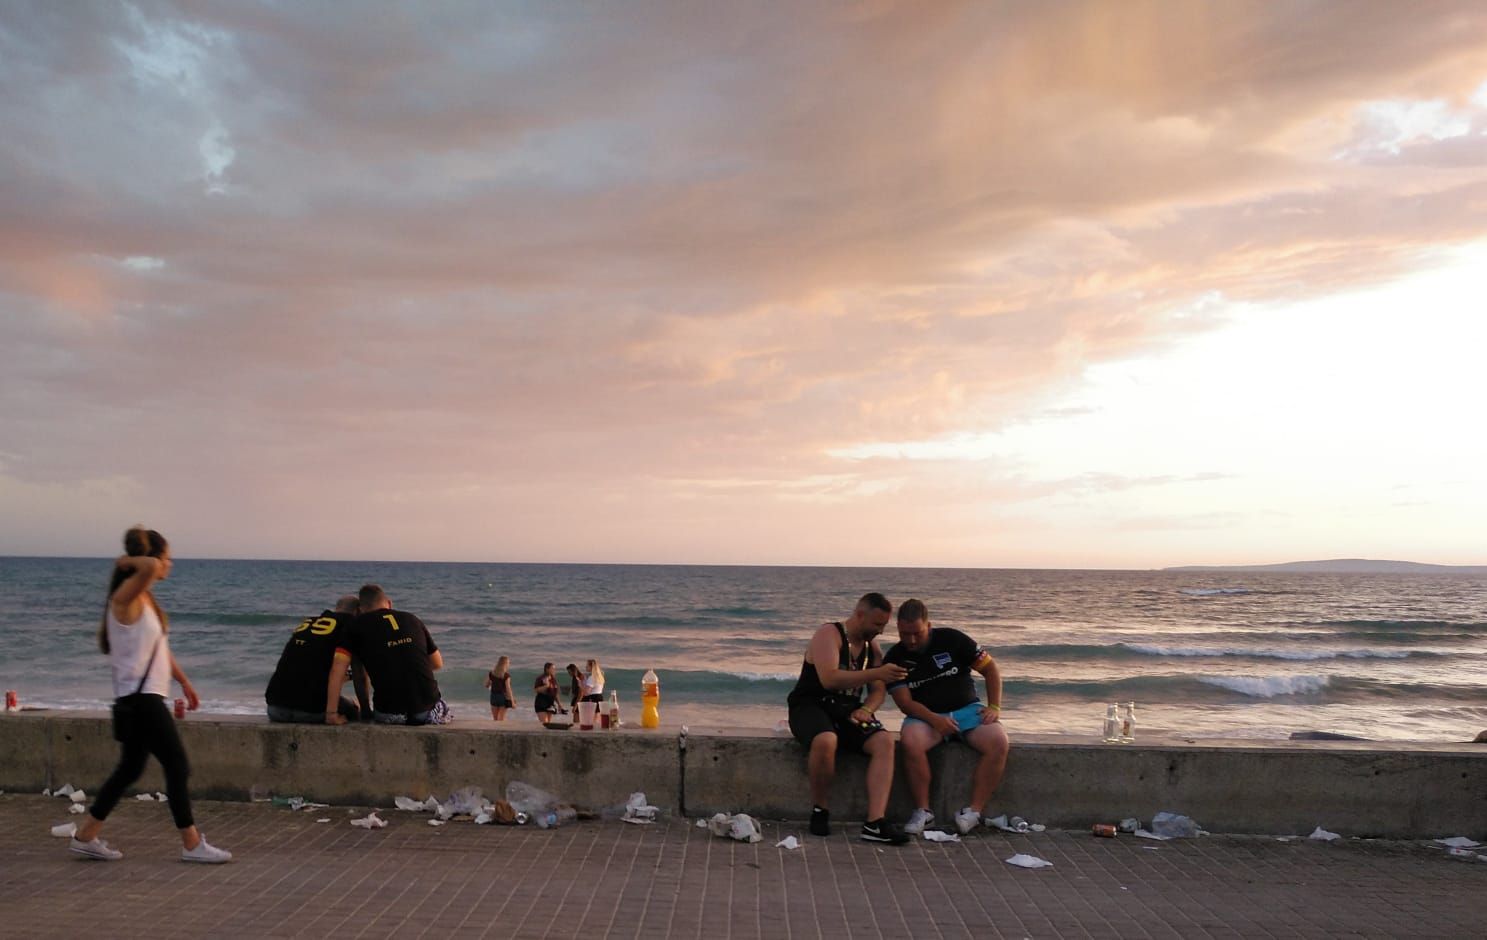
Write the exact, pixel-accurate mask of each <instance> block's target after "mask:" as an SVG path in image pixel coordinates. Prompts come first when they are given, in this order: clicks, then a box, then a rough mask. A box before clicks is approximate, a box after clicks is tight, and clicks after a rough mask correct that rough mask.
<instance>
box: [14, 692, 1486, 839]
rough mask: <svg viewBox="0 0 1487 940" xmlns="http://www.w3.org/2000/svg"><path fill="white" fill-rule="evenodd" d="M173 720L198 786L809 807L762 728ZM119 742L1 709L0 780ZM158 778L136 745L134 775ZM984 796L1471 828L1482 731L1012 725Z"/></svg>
mask: <svg viewBox="0 0 1487 940" xmlns="http://www.w3.org/2000/svg"><path fill="white" fill-rule="evenodd" d="M181 735H182V738H183V739H184V741H185V744H186V750H187V753H188V754H189V755H190V758H191V763H192V778H191V786H192V792H193V793H194V794H196V795H198V796H201V797H204V798H217V799H246V798H247V796H248V792H249V789H250V788H251V787H254V786H259V787H264V788H267V789H268V790H270V791H271V792H273V793H275V794H279V795H302V796H306V797H309V798H312V799H315V800H318V801H321V802H330V803H353V804H377V805H387V804H389V803H390V802H391V801H392V798H393V797H394V796H397V795H408V796H413V797H418V798H422V797H424V796H427V795H429V794H435V795H438V796H443V795H445V794H447V793H449V792H450V791H451V790H453V789H455V788H456V787H460V786H466V785H475V786H479V787H480V788H481V789H482V790H483V791H484V792H485V793H486V794H487V795H498V794H499V793H501V792H502V791H503V790H504V788H505V786H506V784H507V783H508V782H510V781H512V780H525V781H527V782H528V783H532V784H535V785H537V786H540V787H543V788H545V789H548V790H551V791H554V792H557V793H560V794H562V795H563V796H564V797H566V798H567V799H570V800H572V801H574V802H576V803H578V804H580V805H585V806H590V807H601V806H607V805H613V804H616V803H620V802H623V801H624V799H625V797H626V796H627V795H628V794H629V793H630V792H631V791H633V790H637V789H638V790H644V791H645V792H646V794H647V795H648V796H649V797H650V799H651V802H652V803H655V804H657V805H660V806H667V807H671V808H673V809H684V810H685V812H686V813H688V814H690V815H701V814H711V813H714V812H739V811H745V812H750V813H753V814H755V815H758V816H762V817H765V818H776V819H795V818H802V817H803V816H804V815H805V812H806V811H807V810H808V809H809V799H808V797H807V787H806V775H805V753H804V750H803V749H802V748H801V747H800V746H799V745H798V744H796V743H795V742H794V741H793V740H791V739H790V738H788V737H786V736H784V735H776V734H771V733H768V732H748V731H730V730H723V729H705V730H694V731H693V732H692V733H691V734H689V736H688V745H687V748H686V750H685V752H682V751H680V750H679V749H678V747H677V736H676V729H664V728H663V729H661V730H660V731H652V732H645V731H640V730H638V729H637V730H621V731H616V732H578V731H548V730H543V729H541V728H538V727H535V726H527V727H521V726H514V727H510V728H503V729H500V730H497V729H495V728H493V727H492V726H491V725H490V724H489V723H485V722H475V721H470V722H456V723H455V724H453V725H446V726H443V727H438V728H397V727H372V726H367V725H355V726H347V727H341V728H326V727H320V726H314V725H274V724H270V723H269V722H268V721H267V720H265V719H262V718H253V717H236V716H221V717H213V718H206V717H198V716H192V717H190V718H188V719H186V720H185V721H184V722H182V723H181ZM973 757H974V755H973V753H972V752H971V751H970V750H969V749H968V748H965V747H963V746H960V745H946V746H944V747H941V748H939V749H937V750H936V752H934V753H933V754H932V755H931V766H932V767H933V768H934V774H935V783H934V787H933V789H932V791H931V797H932V799H931V802H932V804H933V805H932V807H931V808H932V809H933V810H934V811H935V813H936V814H937V815H939V816H940V818H941V819H945V820H948V819H949V817H950V815H951V814H953V813H954V811H955V810H956V809H957V808H959V807H960V806H961V805H962V804H963V803H964V802H965V799H966V794H967V791H968V781H969V775H970V771H971V767H972V765H973ZM117 758H118V745H117V744H115V743H114V741H113V738H112V734H111V729H110V725H109V719H108V716H107V715H106V714H104V713H97V712H93V713H89V712H61V711H58V712H41V711H38V712H23V713H20V714H14V715H0V789H5V790H12V791H31V792H37V791H39V790H41V788H43V787H55V786H60V785H61V784H62V783H64V782H70V783H72V784H73V785H74V786H78V787H82V788H84V789H86V790H88V791H89V792H90V793H91V792H95V791H96V790H97V789H98V787H99V786H101V785H102V783H103V781H104V779H105V778H106V777H107V776H108V774H109V772H110V771H111V770H112V769H113V765H114V763H115V761H116V760H117ZM865 767H866V761H865V760H864V759H863V758H861V757H860V756H856V755H845V754H844V755H841V756H839V758H838V764H837V774H838V776H837V780H836V785H835V787H834V789H833V796H832V809H833V814H834V816H835V817H836V818H838V819H844V820H846V819H860V818H862V816H863V814H864V811H865V809H866V807H865V800H866V795H865V793H864V790H863V771H864V769H865ZM162 786H163V784H162V782H161V779H160V773H159V768H158V766H157V765H156V764H155V763H154V762H153V761H152V762H151V764H150V766H149V768H148V769H147V770H146V772H145V776H144V777H143V778H142V779H141V781H140V784H139V785H138V788H139V789H140V790H156V789H160V788H161V787H162ZM992 808H993V809H994V810H996V811H1003V810H1006V811H1010V812H1013V813H1016V814H1018V815H1021V816H1024V817H1026V818H1028V819H1030V820H1035V821H1039V822H1043V823H1046V824H1048V825H1050V826H1055V827H1070V828H1073V827H1085V826H1088V825H1089V824H1091V823H1093V822H1099V821H1105V822H1114V821H1118V820H1119V819H1121V818H1122V817H1124V816H1137V817H1140V818H1142V819H1149V818H1150V817H1151V815H1152V814H1153V813H1155V812H1157V811H1159V810H1164V809H1166V810H1173V811H1176V812H1182V813H1186V814H1187V815H1189V816H1192V817H1193V818H1194V819H1196V820H1198V822H1199V823H1200V824H1201V825H1203V826H1204V827H1205V828H1207V829H1210V830H1212V831H1215V832H1235V833H1275V834H1285V833H1301V834H1305V833H1308V832H1310V831H1311V830H1312V828H1313V827H1314V826H1317V825H1319V824H1320V825H1323V826H1325V827H1327V828H1329V829H1332V830H1334V831H1338V832H1342V833H1344V834H1347V835H1359V836H1379V837H1389V838H1419V837H1426V836H1429V837H1436V836H1445V835H1468V836H1471V837H1473V838H1476V839H1487V747H1481V746H1476V745H1471V744H1461V745H1427V744H1393V745H1379V744H1374V743H1369V742H1330V741H1329V742H1276V743H1269V742H1265V743H1261V742H1255V741H1242V742H1241V741H1227V742H1203V743H1201V744H1200V743H1197V742H1194V741H1191V740H1184V739H1179V738H1166V739H1153V740H1151V741H1143V742H1142V743H1141V744H1139V745H1127V746H1119V745H1105V744H1101V743H1099V742H1097V741H1094V740H1093V739H1089V738H1079V737H1070V736H1036V737H1033V736H1023V737H1019V738H1018V739H1017V740H1014V742H1013V748H1012V755H1011V758H1010V760H1009V763H1008V772H1007V779H1006V781H1005V783H1004V784H1003V786H1002V788H1001V790H1000V791H999V792H998V794H997V796H996V798H995V799H994V801H993V804H992ZM911 809H912V807H911V806H910V805H909V800H908V796H907V794H906V793H905V792H904V787H903V782H902V780H901V779H898V780H896V781H895V784H894V792H893V797H892V800H891V803H890V813H891V814H892V815H896V816H897V817H898V818H904V817H906V816H907V815H908V813H909V811H910V810H911Z"/></svg>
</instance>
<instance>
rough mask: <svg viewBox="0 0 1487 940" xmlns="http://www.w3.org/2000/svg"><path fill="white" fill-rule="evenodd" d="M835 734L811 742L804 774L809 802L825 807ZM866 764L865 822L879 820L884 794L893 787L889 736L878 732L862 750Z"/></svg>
mask: <svg viewBox="0 0 1487 940" xmlns="http://www.w3.org/2000/svg"><path fill="white" fill-rule="evenodd" d="M836 744H837V739H836V734H835V733H833V732H830V731H826V732H823V733H821V734H818V735H816V736H815V737H814V738H812V739H811V753H810V757H809V758H808V759H807V761H806V770H807V772H808V773H809V775H810V780H811V802H812V803H813V804H815V805H816V806H821V807H825V806H827V805H828V801H829V800H830V799H831V782H832V780H833V779H834V778H835V777H836ZM862 751H863V753H864V754H866V755H867V757H868V764H867V818H868V819H870V820H872V819H882V818H883V816H884V814H886V813H887V812H888V791H889V790H890V789H891V788H892V786H893V736H892V735H889V734H885V733H883V732H879V733H878V734H875V735H872V736H871V737H869V738H868V739H867V741H866V743H864V744H863V746H862Z"/></svg>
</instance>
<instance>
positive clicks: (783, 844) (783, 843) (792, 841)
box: [774, 836, 800, 849]
mask: <svg viewBox="0 0 1487 940" xmlns="http://www.w3.org/2000/svg"><path fill="white" fill-rule="evenodd" d="M774 847H775V848H777V849H798V848H800V840H799V839H797V838H795V837H794V836H785V838H783V839H781V840H780V841H778V842H776V843H775V844H774Z"/></svg>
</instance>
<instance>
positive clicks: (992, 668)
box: [883, 600, 1011, 835]
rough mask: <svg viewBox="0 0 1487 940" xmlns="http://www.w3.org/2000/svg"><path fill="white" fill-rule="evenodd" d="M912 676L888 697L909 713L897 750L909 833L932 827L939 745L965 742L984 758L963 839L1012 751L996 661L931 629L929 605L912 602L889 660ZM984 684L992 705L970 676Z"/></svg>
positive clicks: (959, 816)
mask: <svg viewBox="0 0 1487 940" xmlns="http://www.w3.org/2000/svg"><path fill="white" fill-rule="evenodd" d="M883 660H884V662H888V663H897V664H898V665H900V666H903V667H904V669H906V670H908V675H907V676H905V677H904V678H903V679H901V680H899V681H897V682H892V683H889V685H888V691H889V693H890V694H891V695H892V696H893V701H894V702H895V703H897V705H898V708H899V711H902V712H903V713H904V724H903V729H902V730H901V731H900V732H899V747H900V749H901V750H902V751H903V759H904V773H905V776H907V777H908V781H909V795H910V796H912V797H913V798H914V806H915V807H916V808H915V810H914V815H913V816H911V817H909V822H908V825H906V826H904V831H906V832H911V833H914V832H923V831H924V828H925V826H927V825H929V824H930V823H931V822H933V821H934V813H933V812H931V811H930V809H929V777H930V773H929V752H930V750H931V749H932V748H934V747H936V746H938V745H939V744H940V743H941V742H944V741H948V740H950V739H951V738H960V739H961V740H962V741H964V742H965V743H967V744H969V745H970V746H971V747H973V748H975V749H976V750H977V751H979V752H980V753H981V759H980V760H979V761H977V763H976V770H975V772H974V773H973V774H972V776H971V802H970V803H969V804H968V805H966V806H965V807H964V808H962V809H961V811H960V812H958V813H956V814H955V827H956V828H957V829H959V830H960V832H961V834H962V835H965V834H967V833H969V832H970V831H971V830H972V829H975V828H976V826H977V825H979V824H980V823H981V821H982V814H983V813H984V812H985V810H986V804H987V802H988V801H989V800H990V799H991V795H992V794H993V793H995V792H996V788H997V785H998V784H1000V783H1001V782H1002V775H1003V774H1004V773H1005V772H1006V770H1007V751H1008V749H1009V748H1010V747H1011V744H1010V742H1009V741H1008V740H1007V732H1006V731H1005V730H1004V729H1003V728H1002V725H1001V712H1002V676H1001V673H1000V672H998V671H997V665H996V660H994V659H992V658H991V654H990V653H988V652H986V650H984V649H982V648H981V647H980V646H978V645H977V644H976V641H975V640H973V639H971V638H970V637H968V636H966V635H965V634H964V633H961V632H960V631H959V630H952V629H949V628H948V627H933V626H931V625H930V622H929V610H928V609H927V608H926V607H925V606H924V602H923V601H919V600H907V601H904V603H903V606H902V607H900V608H899V609H898V644H897V645H895V646H894V647H893V649H891V650H889V651H888V654H887V655H886V656H884V657H883ZM972 672H978V673H980V674H981V676H982V677H983V678H984V679H985V680H986V697H987V704H986V705H982V704H981V700H980V698H978V697H977V695H976V683H975V680H974V679H973V678H972V676H971V673H972Z"/></svg>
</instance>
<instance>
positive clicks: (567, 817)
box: [537, 806, 578, 829]
mask: <svg viewBox="0 0 1487 940" xmlns="http://www.w3.org/2000/svg"><path fill="white" fill-rule="evenodd" d="M577 818H578V811H577V810H575V809H574V808H573V807H571V806H559V807H558V808H557V809H550V810H548V811H547V812H545V813H541V814H539V815H538V816H537V828H538V829H556V828H558V827H559V826H566V825H568V824H569V823H571V822H573V820H575V819H577Z"/></svg>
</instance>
